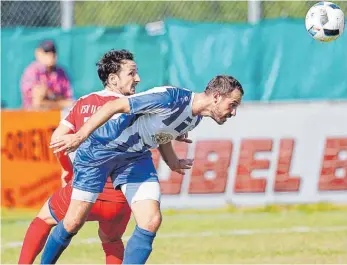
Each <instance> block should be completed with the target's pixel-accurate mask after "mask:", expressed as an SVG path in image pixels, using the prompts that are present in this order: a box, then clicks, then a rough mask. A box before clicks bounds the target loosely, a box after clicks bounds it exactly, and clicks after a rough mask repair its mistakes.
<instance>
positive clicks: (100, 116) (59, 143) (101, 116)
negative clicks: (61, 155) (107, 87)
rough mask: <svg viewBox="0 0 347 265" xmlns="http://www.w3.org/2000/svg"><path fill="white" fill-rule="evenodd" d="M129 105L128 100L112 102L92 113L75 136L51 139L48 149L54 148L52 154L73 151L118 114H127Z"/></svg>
mask: <svg viewBox="0 0 347 265" xmlns="http://www.w3.org/2000/svg"><path fill="white" fill-rule="evenodd" d="M129 112H130V105H129V101H128V98H126V97H124V98H120V99H116V100H112V101H109V102H107V103H106V104H105V105H103V106H102V107H101V108H100V109H99V110H98V111H97V112H96V113H94V114H93V115H92V116H91V117H90V118H89V119H88V120H87V121H86V122H85V123H84V124H83V126H82V127H81V128H80V129H79V131H78V132H77V133H75V134H70V135H65V137H59V138H52V140H51V144H50V148H55V150H54V153H57V152H62V151H66V152H65V153H67V152H72V151H75V150H76V149H77V148H78V146H79V145H80V144H81V143H82V142H83V141H84V140H86V139H87V138H88V137H89V135H90V134H91V133H92V132H93V131H94V130H96V129H97V128H99V127H100V126H101V125H103V124H104V123H105V122H106V121H107V120H109V119H110V118H111V117H112V116H113V115H115V114H118V113H129Z"/></svg>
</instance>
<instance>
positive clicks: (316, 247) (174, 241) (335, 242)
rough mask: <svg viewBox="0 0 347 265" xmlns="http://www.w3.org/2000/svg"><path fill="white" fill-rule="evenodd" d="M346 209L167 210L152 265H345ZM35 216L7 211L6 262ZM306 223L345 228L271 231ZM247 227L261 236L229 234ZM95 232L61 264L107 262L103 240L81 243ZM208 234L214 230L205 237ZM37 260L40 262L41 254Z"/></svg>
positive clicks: (92, 232)
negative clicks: (212, 264)
mask: <svg viewBox="0 0 347 265" xmlns="http://www.w3.org/2000/svg"><path fill="white" fill-rule="evenodd" d="M346 209H347V207H346V206H333V205H329V204H316V205H306V206H267V207H264V208H243V209H236V208H234V207H227V208H224V209H215V210H207V211H202V210H184V211H178V210H169V211H164V220H163V224H162V227H161V229H160V232H159V233H158V238H157V239H156V241H155V244H154V251H153V253H152V255H151V257H150V260H149V261H148V263H166V264H167V263H176V264H177V263H181V264H182V263H185V264H187V263H205V264H206V263H257V264H258V263H263V264H265V263H296V264H298V263H301V264H303V263H306V264H307V263H317V264H323V263H325V264H327V263H340V264H342V263H346V261H347V247H346V246H347V211H346ZM34 214H35V213H34V212H30V211H8V210H6V211H5V210H3V211H2V234H1V239H2V249H1V263H2V264H4V263H16V262H17V259H18V255H19V251H20V248H19V247H17V248H4V246H6V245H7V244H8V243H9V242H13V241H22V240H23V237H24V234H25V231H26V228H27V227H28V221H29V220H30V218H32V217H33V216H34ZM303 226H305V227H311V228H315V227H316V228H333V227H335V228H336V227H342V228H343V227H344V228H346V229H344V230H341V231H321V232H312V231H311V232H306V233H295V232H290V231H289V232H288V231H283V233H278V232H271V231H282V230H276V229H290V228H292V227H303ZM133 227H134V223H133V222H131V223H130V225H129V228H128V229H127V231H126V236H129V235H130V234H131V232H132V229H133ZM245 229H247V230H256V231H258V234H257V233H255V234H249V235H241V236H237V235H231V234H230V231H235V230H245ZM266 229H270V230H269V231H266ZM96 232H97V224H96V223H88V224H86V225H85V227H84V228H83V229H82V231H81V232H80V234H79V235H78V236H76V237H75V238H74V240H73V243H72V244H71V245H70V247H69V248H68V249H67V250H66V251H65V252H64V254H63V255H62V257H61V259H60V260H59V263H60V264H66V263H77V264H102V263H104V258H103V251H102V248H101V246H100V244H99V243H98V242H95V243H92V244H82V243H81V242H82V241H83V239H87V238H96V237H97V233H96ZM203 232H210V234H207V235H206V234H205V236H203V235H202V234H201V233H203ZM228 232H229V233H228ZM168 234H171V235H172V234H175V235H176V236H177V235H178V234H179V235H181V237H167V236H168ZM165 236H166V237H165ZM36 262H39V258H38V259H37V260H36Z"/></svg>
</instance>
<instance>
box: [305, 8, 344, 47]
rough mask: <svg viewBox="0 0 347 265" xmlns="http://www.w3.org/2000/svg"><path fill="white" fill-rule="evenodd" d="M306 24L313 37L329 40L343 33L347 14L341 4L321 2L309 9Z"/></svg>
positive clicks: (324, 40) (319, 39)
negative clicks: (345, 14)
mask: <svg viewBox="0 0 347 265" xmlns="http://www.w3.org/2000/svg"><path fill="white" fill-rule="evenodd" d="M305 26H306V30H307V32H308V33H309V34H310V36H311V37H312V38H314V39H315V40H318V41H323V42H329V41H333V40H336V39H337V38H338V37H339V36H341V35H342V33H343V30H344V28H345V16H344V14H343V12H342V10H341V9H340V7H339V6H337V5H335V4H334V3H331V2H319V3H317V4H315V5H314V6H312V7H311V8H310V10H308V12H307V15H306V19H305Z"/></svg>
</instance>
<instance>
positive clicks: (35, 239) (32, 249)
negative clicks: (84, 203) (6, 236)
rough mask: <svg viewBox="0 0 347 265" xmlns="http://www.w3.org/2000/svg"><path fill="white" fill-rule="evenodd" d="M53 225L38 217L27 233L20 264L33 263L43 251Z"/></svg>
mask: <svg viewBox="0 0 347 265" xmlns="http://www.w3.org/2000/svg"><path fill="white" fill-rule="evenodd" d="M52 227H53V226H51V225H49V224H47V223H46V222H45V221H43V220H42V219H41V218H38V217H36V218H35V219H34V220H32V222H31V223H30V226H29V228H28V230H27V232H26V234H25V237H24V241H23V246H22V249H21V252H20V256H19V261H18V264H33V262H34V260H35V259H36V257H37V255H38V254H39V253H40V252H41V250H42V249H43V247H44V246H45V243H46V241H47V237H48V235H49V232H50V231H51V229H52Z"/></svg>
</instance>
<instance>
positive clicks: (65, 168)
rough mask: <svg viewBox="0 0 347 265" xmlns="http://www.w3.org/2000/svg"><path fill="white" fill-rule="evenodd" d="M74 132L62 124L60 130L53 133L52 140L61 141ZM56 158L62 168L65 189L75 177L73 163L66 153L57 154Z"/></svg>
mask: <svg viewBox="0 0 347 265" xmlns="http://www.w3.org/2000/svg"><path fill="white" fill-rule="evenodd" d="M72 132H73V131H72V130H71V129H70V128H69V127H68V126H66V125H64V124H62V123H60V124H59V126H58V128H57V129H55V131H54V132H53V134H52V139H56V138H58V139H59V137H61V136H63V135H66V134H70V133H72ZM55 156H56V157H57V159H58V161H59V163H60V165H61V168H62V174H61V181H62V186H63V187H64V186H65V185H66V184H67V183H68V182H69V181H70V180H71V179H72V176H73V166H72V162H71V160H70V157H69V156H68V155H67V154H65V153H64V152H59V153H55Z"/></svg>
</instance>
